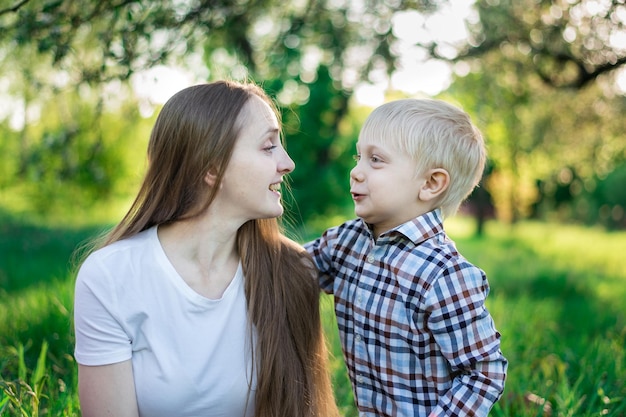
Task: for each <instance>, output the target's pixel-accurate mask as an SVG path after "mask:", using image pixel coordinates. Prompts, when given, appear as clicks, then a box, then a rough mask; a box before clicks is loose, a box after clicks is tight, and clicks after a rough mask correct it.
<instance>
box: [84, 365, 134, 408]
mask: <svg viewBox="0 0 626 417" xmlns="http://www.w3.org/2000/svg"><path fill="white" fill-rule="evenodd" d="M78 395H79V398H80V407H81V411H82V415H83V417H105V416H106V417H110V416H114V417H138V416H139V411H138V410H137V397H136V395H135V382H134V379H133V367H132V363H131V361H130V360H127V361H124V362H119V363H115V364H112V365H103V366H85V365H78Z"/></svg>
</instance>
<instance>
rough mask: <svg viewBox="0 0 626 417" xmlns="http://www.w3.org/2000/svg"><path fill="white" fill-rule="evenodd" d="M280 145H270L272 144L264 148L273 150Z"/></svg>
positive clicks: (267, 150)
mask: <svg viewBox="0 0 626 417" xmlns="http://www.w3.org/2000/svg"><path fill="white" fill-rule="evenodd" d="M277 147H278V146H277V145H270V146H266V147H265V148H263V150H264V151H265V152H272V151H273V150H274V149H276V148H277Z"/></svg>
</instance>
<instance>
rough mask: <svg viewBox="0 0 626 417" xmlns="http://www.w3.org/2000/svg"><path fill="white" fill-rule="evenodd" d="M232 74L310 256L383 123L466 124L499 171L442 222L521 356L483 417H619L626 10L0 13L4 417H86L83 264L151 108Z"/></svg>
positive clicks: (479, 6) (116, 197) (341, 378)
mask: <svg viewBox="0 0 626 417" xmlns="http://www.w3.org/2000/svg"><path fill="white" fill-rule="evenodd" d="M224 78H227V79H235V80H252V81H255V82H257V83H259V84H261V85H262V86H263V88H264V89H265V90H266V91H267V92H268V93H269V94H270V95H271V96H272V97H273V98H275V99H276V101H277V103H278V105H279V106H280V109H281V112H282V117H283V124H284V137H285V140H286V144H287V149H288V151H289V153H290V155H291V157H292V158H293V159H294V161H295V162H296V170H295V171H294V173H293V174H292V175H291V178H290V184H291V193H290V194H289V195H287V196H286V198H287V200H288V212H289V213H288V215H287V216H286V221H287V224H288V228H289V230H290V231H291V232H293V233H294V234H295V235H296V236H299V237H300V238H301V239H308V238H311V237H314V236H315V235H316V234H317V233H319V232H320V231H321V230H323V229H324V228H326V227H328V226H330V225H333V224H337V223H339V222H341V221H343V220H345V219H347V218H350V217H352V216H353V211H352V209H353V207H352V200H351V198H350V194H349V184H348V173H349V171H350V169H351V168H352V166H353V159H352V155H353V154H354V153H355V143H356V139H357V136H358V132H359V129H360V126H361V124H362V123H363V121H364V119H365V118H366V117H367V115H368V114H369V112H370V111H371V110H372V108H373V107H375V106H377V105H379V104H382V103H383V102H385V101H387V100H392V99H396V98H401V97H435V98H441V99H444V100H446V101H450V102H452V103H454V104H457V105H459V106H461V107H462V108H463V109H465V110H466V111H467V112H468V113H469V114H470V115H471V117H472V119H473V120H474V122H475V123H476V124H477V125H478V127H479V128H480V129H481V130H482V132H483V134H484V136H485V140H486V142H487V146H488V151H489V162H488V167H487V169H486V171H485V173H484V178H483V180H482V183H481V186H480V187H479V188H478V189H477V190H476V191H475V193H474V194H473V195H472V196H471V197H470V199H469V200H468V202H467V203H466V204H464V205H463V207H462V209H461V212H460V213H459V216H457V218H455V219H451V220H450V221H449V222H448V223H449V230H450V234H451V235H452V237H453V238H454V239H455V240H456V241H457V242H458V245H459V247H460V249H461V251H462V252H465V253H466V254H467V257H468V258H469V259H470V260H471V261H474V262H475V263H477V264H478V265H479V266H481V267H483V268H484V269H485V270H486V271H487V273H488V275H489V276H490V282H491V284H492V294H491V295H490V298H489V303H490V304H489V307H490V310H492V313H493V315H494V317H495V319H496V324H498V327H499V329H500V330H501V332H502V333H503V335H504V336H503V349H504V351H505V355H507V357H509V359H510V360H511V369H510V372H511V375H510V377H509V382H508V385H507V390H506V392H505V396H504V397H503V399H502V401H501V402H500V403H499V404H498V405H496V407H495V408H494V410H493V411H492V413H493V414H494V415H507V416H508V415H519V416H522V415H523V416H526V415H528V416H531V415H532V416H536V415H572V416H574V415H589V416H591V415H593V416H598V415H610V416H624V415H625V414H624V413H625V409H626V399H625V398H626V388H625V387H626V370H625V369H626V365H625V361H626V353H625V351H624V344H625V343H626V323H625V322H626V272H625V269H624V266H623V261H622V258H623V254H624V253H625V251H626V232H625V231H624V229H626V212H625V209H626V117H624V114H625V111H626V4H625V2H624V1H623V0H555V1H543V0H515V1H514V0H477V1H471V0H449V1H446V0H411V1H408V0H319V1H316V0H295V1H291V2H285V1H282V0H280V1H279V0H154V1H147V0H102V1H88V0H83V1H75V0H0V155H1V158H0V343H1V345H0V346H1V349H2V350H1V351H0V387H1V388H2V391H1V394H0V415H38V414H39V413H41V414H42V415H43V414H45V415H63V416H65V415H79V413H80V412H79V410H78V405H77V400H76V391H75V364H74V362H73V359H72V357H71V354H72V343H73V336H72V333H71V305H72V301H71V298H72V291H73V287H72V285H73V268H74V267H75V264H73V263H72V254H73V253H74V250H75V249H76V248H77V247H78V246H79V244H80V243H81V242H83V241H85V239H89V238H90V237H93V236H94V235H95V234H97V233H99V232H100V231H102V230H104V229H106V228H107V227H110V226H111V225H112V224H114V223H115V222H116V221H117V220H119V219H120V217H121V216H122V215H123V214H124V212H125V210H126V209H127V208H128V205H129V203H130V201H131V199H132V198H133V197H134V194H135V192H136V190H137V187H138V185H139V181H140V179H141V176H142V174H143V172H144V169H145V167H146V160H145V151H146V145H147V141H148V137H149V134H150V129H151V126H152V124H153V122H154V120H155V117H156V115H157V114H158V111H159V109H160V106H161V105H162V104H163V103H164V102H165V101H166V100H167V99H168V98H169V97H170V96H171V95H172V94H174V93H175V92H176V91H178V90H180V89H182V88H184V87H186V86H189V85H193V84H196V83H201V82H208V81H213V80H217V79H224ZM327 308H328V309H329V316H330V318H329V319H328V320H329V323H328V324H327V326H328V333H329V338H330V339H331V341H332V342H333V343H335V344H336V343H338V342H337V341H336V340H335V339H333V338H334V331H335V330H334V324H333V323H332V312H330V310H332V306H330V307H327ZM334 346H335V347H334V349H335V352H336V361H335V365H334V366H335V381H336V387H337V395H338V399H339V402H340V403H341V405H342V407H343V409H344V411H345V414H346V415H356V411H355V409H354V406H353V403H352V402H351V401H352V400H351V392H350V387H349V383H348V382H347V380H346V379H345V370H344V369H343V363H342V358H341V352H340V350H337V349H338V348H337V346H338V345H334ZM20 407H21V409H20ZM20 410H22V411H20ZM20 413H22V414H20ZM24 413H26V414H24Z"/></svg>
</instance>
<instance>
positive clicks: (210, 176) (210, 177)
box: [204, 168, 217, 187]
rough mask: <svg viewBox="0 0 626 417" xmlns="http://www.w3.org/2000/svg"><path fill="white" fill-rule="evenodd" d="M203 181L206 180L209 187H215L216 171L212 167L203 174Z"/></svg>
mask: <svg viewBox="0 0 626 417" xmlns="http://www.w3.org/2000/svg"><path fill="white" fill-rule="evenodd" d="M204 182H206V183H207V184H208V185H209V187H215V184H216V183H217V171H216V170H215V169H214V168H211V169H209V170H208V171H207V173H206V175H205V176H204Z"/></svg>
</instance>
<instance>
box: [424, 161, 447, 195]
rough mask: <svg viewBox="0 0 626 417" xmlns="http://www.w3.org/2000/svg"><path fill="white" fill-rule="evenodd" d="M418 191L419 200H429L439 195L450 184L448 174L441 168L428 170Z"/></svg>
mask: <svg viewBox="0 0 626 417" xmlns="http://www.w3.org/2000/svg"><path fill="white" fill-rule="evenodd" d="M424 177H425V181H424V183H423V184H422V188H420V191H419V199H420V201H430V200H433V199H435V198H437V197H439V196H440V195H441V194H442V193H443V192H444V191H445V190H446V189H447V188H448V185H450V174H448V171H446V170H445V169H443V168H435V169H431V170H428V171H427V172H426V174H425V176H424Z"/></svg>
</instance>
